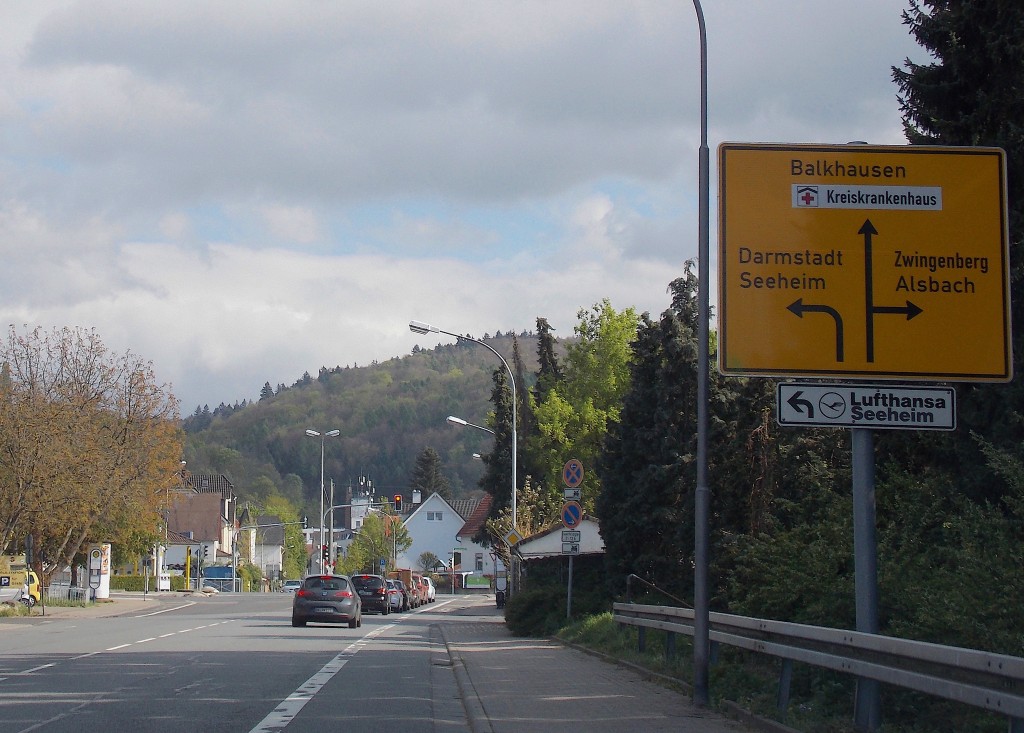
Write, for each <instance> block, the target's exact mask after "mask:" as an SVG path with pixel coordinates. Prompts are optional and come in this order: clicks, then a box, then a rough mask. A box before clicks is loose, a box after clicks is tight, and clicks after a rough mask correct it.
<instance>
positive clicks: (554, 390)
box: [530, 300, 638, 508]
mask: <svg viewBox="0 0 1024 733" xmlns="http://www.w3.org/2000/svg"><path fill="white" fill-rule="evenodd" d="M578 316H579V319H580V321H579V323H578V324H577V325H576V328H575V334H576V338H577V340H576V342H575V343H573V344H570V345H569V347H568V349H567V355H566V366H565V375H564V377H563V379H562V380H561V381H559V382H557V383H556V384H554V385H553V386H551V387H550V389H549V390H548V392H547V394H546V396H545V398H544V401H543V402H542V403H540V404H539V405H537V406H536V410H535V414H536V417H537V430H538V437H537V439H536V441H534V442H533V443H532V445H531V446H530V450H531V451H533V455H532V456H531V459H530V460H531V463H532V464H536V465H540V466H543V467H545V468H546V473H545V474H544V475H541V476H534V477H533V478H534V480H535V481H537V482H538V483H539V484H542V486H543V488H544V489H545V490H547V491H548V492H549V493H554V494H558V495H561V478H560V476H561V469H562V466H563V465H564V464H565V462H566V461H567V460H569V459H570V458H576V459H578V460H580V461H581V462H582V463H583V465H584V466H593V465H594V463H595V460H596V458H597V455H598V453H599V452H600V449H601V445H602V443H603V441H604V437H605V434H606V431H607V428H608V425H609V423H611V422H614V421H615V420H616V419H617V418H618V414H619V410H620V406H621V404H622V398H623V396H624V395H625V394H626V392H627V390H628V388H629V384H630V377H629V363H630V359H631V356H632V351H631V349H632V347H631V343H632V341H633V339H635V338H636V333H637V324H638V318H637V315H636V311H634V310H633V309H632V308H627V309H625V310H624V311H621V312H618V311H616V310H615V309H614V308H612V306H611V303H609V302H608V301H607V300H604V301H602V302H600V303H598V304H596V305H594V306H593V307H592V308H591V309H590V310H589V311H587V310H581V311H580V312H579V313H578ZM599 491H600V482H599V480H598V477H597V475H596V473H593V472H591V473H589V474H588V476H587V479H586V481H585V484H584V492H583V501H584V506H586V507H588V508H590V507H592V506H593V502H594V497H596V495H597V494H598V492H599Z"/></svg>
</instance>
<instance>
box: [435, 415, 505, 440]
mask: <svg viewBox="0 0 1024 733" xmlns="http://www.w3.org/2000/svg"><path fill="white" fill-rule="evenodd" d="M445 420H446V421H447V422H450V423H451V424H452V425H462V426H464V427H467V428H476V429H477V430H483V431H484V432H485V433H490V434H491V435H494V431H493V430H491V429H490V428H486V427H484V426H483V425H474V424H473V423H471V422H466V421H465V420H463V419H462V418H461V417H455V415H449V416H448V417H447V418H445Z"/></svg>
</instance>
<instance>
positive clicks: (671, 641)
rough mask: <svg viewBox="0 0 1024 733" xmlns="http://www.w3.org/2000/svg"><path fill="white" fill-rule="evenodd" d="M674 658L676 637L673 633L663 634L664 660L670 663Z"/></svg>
mask: <svg viewBox="0 0 1024 733" xmlns="http://www.w3.org/2000/svg"><path fill="white" fill-rule="evenodd" d="M675 657H676V635H675V632H672V631H666V632H665V659H666V660H668V661H671V660H673V659H675Z"/></svg>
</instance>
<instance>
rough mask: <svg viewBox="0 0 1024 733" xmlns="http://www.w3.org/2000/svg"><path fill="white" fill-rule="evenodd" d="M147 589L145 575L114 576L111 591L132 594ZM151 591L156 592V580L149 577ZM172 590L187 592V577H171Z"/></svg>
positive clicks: (111, 580) (111, 581) (111, 579)
mask: <svg viewBox="0 0 1024 733" xmlns="http://www.w3.org/2000/svg"><path fill="white" fill-rule="evenodd" d="M145 589H146V576H145V575H112V576H111V577H110V590H123V591H128V592H130V593H141V592H142V591H144V590H145ZM149 590H150V591H156V578H155V577H154V576H152V575H150V576H149ZM171 590H185V576H184V575H172V576H171Z"/></svg>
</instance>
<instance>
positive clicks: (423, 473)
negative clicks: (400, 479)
mask: <svg viewBox="0 0 1024 733" xmlns="http://www.w3.org/2000/svg"><path fill="white" fill-rule="evenodd" d="M409 486H410V488H412V489H416V490H419V491H420V492H421V493H422V496H423V499H424V500H426V499H427V498H428V497H429V496H430V495H431V494H434V493H436V494H439V495H440V496H441V498H442V499H444V500H445V501H449V502H450V501H451V500H452V499H453V497H452V489H451V486H450V485H449V483H448V479H447V478H446V477H445V475H444V474H443V473H442V472H441V456H439V455H438V454H437V451H436V450H434V449H433V448H431V447H429V446H428V447H426V448H424V449H423V451H422V452H421V453H420V454H419V456H417V458H416V467H415V468H414V469H413V472H412V478H411V479H410V480H409Z"/></svg>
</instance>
